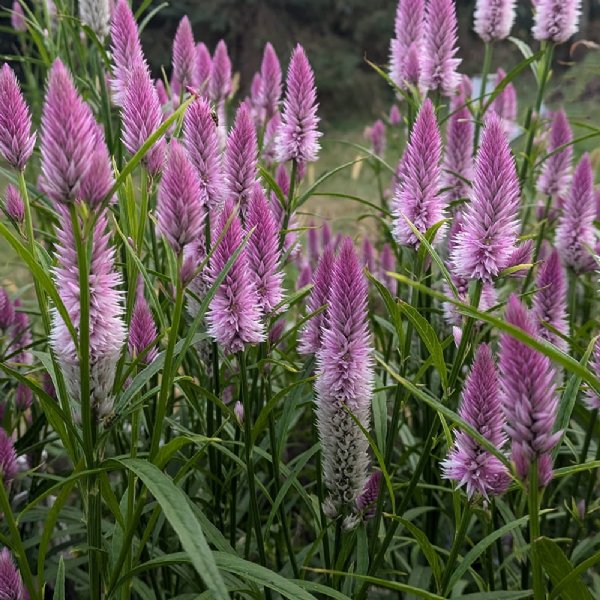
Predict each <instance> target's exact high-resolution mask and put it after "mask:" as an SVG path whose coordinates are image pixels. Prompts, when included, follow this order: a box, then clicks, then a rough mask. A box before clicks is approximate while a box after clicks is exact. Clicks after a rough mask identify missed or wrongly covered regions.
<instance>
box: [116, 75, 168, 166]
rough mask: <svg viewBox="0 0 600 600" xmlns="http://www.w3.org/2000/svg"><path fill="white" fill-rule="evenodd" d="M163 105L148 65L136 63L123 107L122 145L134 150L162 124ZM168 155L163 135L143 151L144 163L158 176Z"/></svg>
mask: <svg viewBox="0 0 600 600" xmlns="http://www.w3.org/2000/svg"><path fill="white" fill-rule="evenodd" d="M162 120H163V114H162V109H161V105H160V100H159V98H158V93H157V91H156V87H155V86H154V84H153V82H152V79H151V78H150V74H149V73H148V69H147V68H146V67H145V66H144V65H141V64H139V65H136V66H134V67H133V68H132V69H131V72H130V74H129V79H128V82H127V86H126V90H125V98H124V101H123V105H122V109H121V121H122V124H123V134H122V138H123V145H124V146H125V148H127V150H128V151H129V152H130V153H131V154H135V153H136V152H137V151H138V150H139V149H140V148H141V147H142V146H143V145H144V143H145V142H146V141H147V140H148V138H149V137H150V136H151V135H152V134H153V133H154V132H155V131H156V130H157V129H158V128H159V127H160V126H161V124H162ZM164 155H165V141H164V138H160V139H159V140H158V141H157V142H156V143H155V144H153V145H152V148H150V150H149V151H148V152H146V154H145V155H144V158H143V159H142V163H143V164H144V166H145V167H146V168H147V169H148V172H149V173H150V174H151V175H153V176H155V175H158V173H160V170H161V168H162V166H163V161H164Z"/></svg>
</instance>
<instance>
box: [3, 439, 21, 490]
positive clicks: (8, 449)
mask: <svg viewBox="0 0 600 600" xmlns="http://www.w3.org/2000/svg"><path fill="white" fill-rule="evenodd" d="M17 472H18V467H17V452H16V451H15V447H14V445H13V443H12V440H11V439H10V437H9V436H8V434H7V433H6V431H4V429H2V428H1V427H0V478H1V479H2V484H3V485H5V486H6V485H8V484H9V483H10V482H11V481H12V480H13V479H14V478H15V475H16V474H17Z"/></svg>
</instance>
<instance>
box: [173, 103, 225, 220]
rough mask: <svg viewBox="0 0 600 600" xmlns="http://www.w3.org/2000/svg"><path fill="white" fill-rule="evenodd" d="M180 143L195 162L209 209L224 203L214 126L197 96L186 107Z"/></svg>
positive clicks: (208, 110)
mask: <svg viewBox="0 0 600 600" xmlns="http://www.w3.org/2000/svg"><path fill="white" fill-rule="evenodd" d="M183 143H184V145H185V148H186V150H187V154H188V157H189V159H190V161H191V163H192V164H193V165H194V167H195V169H196V172H197V173H198V177H199V178H200V186H201V187H202V189H203V191H204V195H205V199H206V203H207V206H208V208H209V209H211V210H212V209H215V208H218V207H220V206H221V205H222V203H223V193H224V183H223V175H222V173H221V153H220V152H219V136H218V132H217V126H216V124H215V122H214V120H213V118H212V112H211V108H210V104H209V103H208V101H207V100H205V99H204V98H198V99H197V100H196V101H194V102H193V103H192V104H191V105H190V107H189V108H188V109H187V111H186V113H185V117H184V121H183Z"/></svg>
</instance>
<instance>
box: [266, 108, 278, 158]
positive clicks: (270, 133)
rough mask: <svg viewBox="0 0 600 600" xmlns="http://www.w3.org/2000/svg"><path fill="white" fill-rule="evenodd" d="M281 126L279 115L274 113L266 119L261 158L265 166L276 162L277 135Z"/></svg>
mask: <svg viewBox="0 0 600 600" xmlns="http://www.w3.org/2000/svg"><path fill="white" fill-rule="evenodd" d="M280 126H281V115H280V113H278V112H277V113H275V114H274V115H273V116H272V117H271V119H270V120H269V121H268V123H267V126H266V127H265V134H264V136H263V148H262V159H263V161H264V163H265V165H266V166H267V167H271V166H273V165H274V164H276V162H277V136H278V134H279V127H280Z"/></svg>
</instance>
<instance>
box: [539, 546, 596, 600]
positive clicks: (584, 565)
mask: <svg viewBox="0 0 600 600" xmlns="http://www.w3.org/2000/svg"><path fill="white" fill-rule="evenodd" d="M598 562H600V552H596V553H595V554H593V555H592V556H590V557H589V558H586V559H585V560H584V561H582V562H580V563H579V564H578V565H577V566H576V567H575V568H574V569H573V570H572V571H571V572H569V573H567V574H566V575H565V576H564V577H563V579H561V580H560V581H559V582H558V583H556V585H555V586H554V589H553V590H552V591H551V592H550V600H554V599H555V598H562V596H561V594H562V591H563V590H564V589H565V588H568V587H569V586H570V585H571V583H572V582H573V581H574V580H577V578H578V577H579V576H580V575H582V574H583V573H585V572H586V571H587V570H588V569H590V568H591V567H593V566H594V565H595V564H596V563H598Z"/></svg>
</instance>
